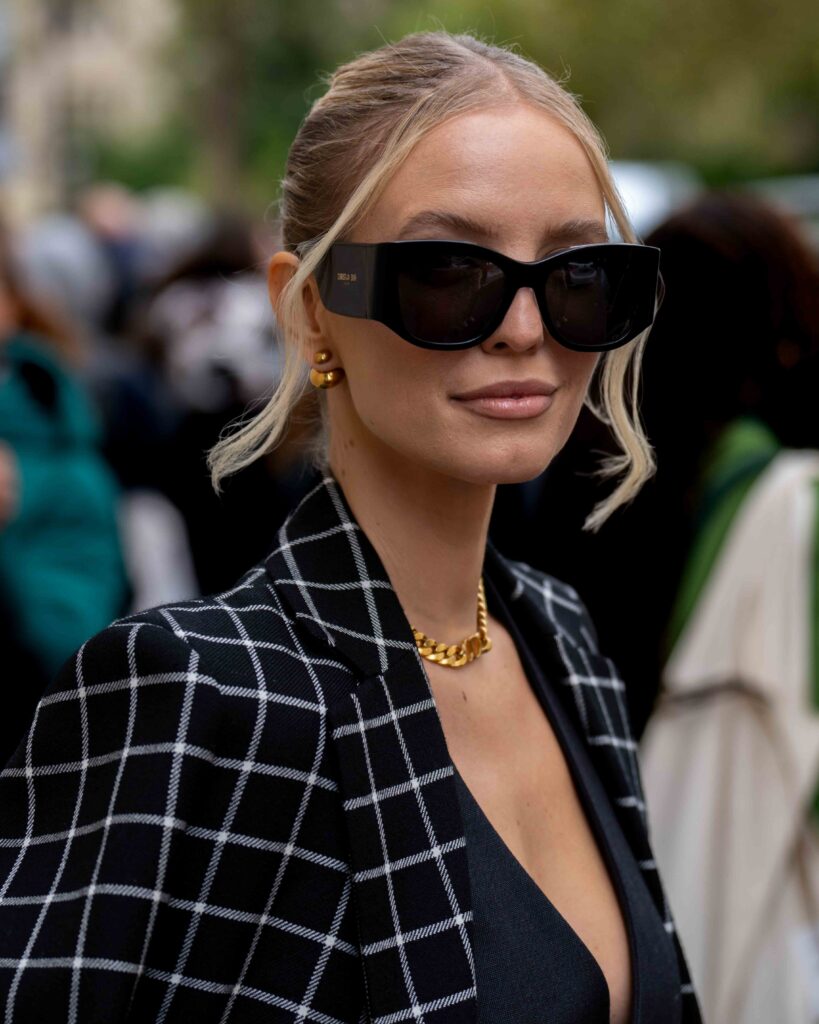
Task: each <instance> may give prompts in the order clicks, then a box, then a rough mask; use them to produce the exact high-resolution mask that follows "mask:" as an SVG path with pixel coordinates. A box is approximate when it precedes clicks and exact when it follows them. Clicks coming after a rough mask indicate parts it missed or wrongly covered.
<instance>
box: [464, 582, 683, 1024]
mask: <svg viewBox="0 0 819 1024" xmlns="http://www.w3.org/2000/svg"><path fill="white" fill-rule="evenodd" d="M487 602H488V605H489V609H490V611H491V612H492V613H493V614H494V615H495V616H496V617H497V618H498V619H500V621H501V622H503V624H504V625H505V626H506V628H507V629H508V630H509V631H510V633H511V635H512V637H513V639H514V641H515V646H516V647H517V650H518V653H519V655H520V658H521V662H522V664H523V667H524V669H525V671H526V675H527V678H528V679H529V682H530V683H531V684H532V685H533V689H534V692H535V694H536V696H537V697H538V700H539V701H540V704H541V706H542V707H543V710H544V713H545V714H546V715H547V716H548V718H549V721H550V722H551V725H552V728H553V729H554V731H555V735H556V737H557V739H558V741H559V743H560V746H561V748H562V750H563V753H564V756H565V757H566V761H567V764H568V767H569V770H570V772H571V775H572V778H573V780H574V783H575V786H576V787H577V790H578V795H579V797H580V799H581V802H582V804H583V807H584V809H585V811H586V814H587V816H588V820H589V823H590V825H591V827H592V830H593V832H594V834H595V837H596V839H597V842H598V844H599V846H600V849H601V851H602V853H603V855H604V857H605V861H606V864H607V866H608V870H609V874H610V876H611V877H612V880H613V883H614V886H615V889H616V892H617V898H618V901H619V903H620V907H621V910H622V911H623V914H624V918H625V922H626V926H627V930H628V936H629V946H630V949H631V966H632V988H633V1004H632V1015H631V1024H676V1022H678V1021H679V1020H680V1019H681V1003H680V977H679V971H678V967H677V960H676V954H675V950H674V946H673V942H672V938H671V936H670V935H669V934H668V933H667V932H666V931H665V929H664V927H663V923H662V920H661V919H660V916H659V914H658V913H657V910H656V908H655V905H654V903H653V901H652V899H651V896H650V893H649V891H648V888H647V887H646V884H645V881H644V880H643V877H642V874H641V871H640V868H639V866H638V864H637V863H636V861H635V859H634V855H633V854H632V852H631V849H630V847H629V845H628V843H627V841H626V838H625V836H624V835H623V832H622V829H621V828H620V825H619V823H618V821H617V818H616V817H615V814H614V810H613V808H612V805H611V802H610V800H609V798H608V796H607V794H606V791H605V788H604V786H603V784H602V783H601V781H600V778H599V776H598V774H597V772H596V770H595V768H594V766H593V764H592V761H591V759H590V757H589V752H588V750H587V748H586V744H585V743H584V742H583V740H582V739H581V738H580V736H579V735H578V733H577V730H576V729H575V727H574V725H573V723H572V721H571V718H570V716H569V715H568V713H567V712H566V710H565V709H564V708H563V707H562V705H561V702H560V699H559V698H558V696H557V694H555V693H554V692H553V689H552V687H551V685H550V684H549V683H548V681H547V680H546V677H545V676H544V674H543V672H542V670H541V669H540V666H539V665H538V664H537V660H536V659H535V658H534V657H533V654H532V652H531V651H530V649H529V648H528V647H527V645H526V643H525V641H524V640H523V637H522V634H521V633H520V631H519V630H518V628H517V626H516V625H515V623H514V621H513V620H512V618H511V616H510V613H509V609H508V608H507V607H506V606H505V605H504V604H503V603H502V602H501V600H500V598H499V595H498V593H497V592H496V591H494V590H493V589H492V587H491V583H490V582H489V581H487ZM455 779H456V788H457V791H458V797H459V802H460V805H461V812H462V815H463V819H464V829H465V835H466V847H467V859H468V862H469V875H470V883H471V888H472V909H473V929H474V931H473V934H474V955H475V970H476V975H477V979H476V981H477V990H478V1019H479V1024H539V1022H545V1021H546V1020H547V1019H548V1021H549V1022H550V1024H609V1014H610V1005H609V989H608V984H607V982H606V978H605V976H604V974H603V971H602V970H601V968H600V965H599V964H598V962H597V960H596V959H595V958H594V956H593V955H592V953H591V951H590V950H589V949H588V947H587V946H586V945H585V943H584V942H583V941H582V939H581V938H580V936H579V935H578V934H577V933H576V932H575V931H574V929H573V928H572V927H571V925H570V924H569V923H568V921H566V919H565V918H564V917H563V916H562V915H561V914H560V912H559V911H558V910H557V908H556V907H555V906H554V905H553V904H552V903H551V901H550V900H549V899H548V897H547V896H546V895H545V894H544V893H543V892H542V890H541V889H540V888H539V886H538V885H537V884H536V883H535V881H534V879H532V877H531V876H530V875H529V874H528V872H527V871H526V870H525V869H524V868H523V866H522V865H521V864H520V862H519V861H518V860H517V858H516V857H515V856H514V854H513V853H512V851H511V850H510V849H509V847H508V846H507V845H506V843H505V842H504V841H503V839H502V838H501V837H500V835H499V834H498V832H497V831H496V830H495V828H494V826H493V825H492V823H491V822H490V821H489V819H488V818H487V817H486V815H485V814H484V812H483V810H482V809H481V807H480V805H479V804H478V802H477V801H476V800H475V798H474V796H473V795H472V793H471V791H470V790H469V788H468V786H467V785H466V783H465V782H464V780H463V778H462V777H461V775H460V774H459V773H458V771H457V768H456V769H455Z"/></svg>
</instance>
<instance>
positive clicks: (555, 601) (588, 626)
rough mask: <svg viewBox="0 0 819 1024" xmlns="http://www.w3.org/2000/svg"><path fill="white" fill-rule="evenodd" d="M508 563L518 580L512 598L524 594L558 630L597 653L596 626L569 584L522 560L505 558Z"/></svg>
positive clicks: (578, 595) (581, 600)
mask: <svg viewBox="0 0 819 1024" xmlns="http://www.w3.org/2000/svg"><path fill="white" fill-rule="evenodd" d="M507 564H508V565H509V568H510V569H511V571H512V573H513V574H514V576H515V577H516V579H517V584H516V586H515V590H514V593H513V596H514V597H519V596H520V595H521V594H523V593H525V594H526V596H527V597H528V598H529V599H530V600H532V601H534V603H535V605H536V606H537V607H538V609H539V610H540V611H542V612H543V613H545V614H546V616H547V617H548V618H549V619H550V620H551V621H552V623H553V624H554V625H555V627H556V628H557V630H558V632H559V633H561V634H563V635H564V636H566V637H568V638H569V639H570V640H572V641H574V642H575V643H578V644H580V645H581V646H585V647H587V648H588V649H589V650H591V651H593V652H594V653H595V654H599V653H600V649H599V637H598V633H597V627H596V626H595V624H594V621H593V619H592V617H591V615H590V613H589V610H588V608H587V607H586V603H585V601H584V600H583V598H582V597H581V596H580V594H579V592H578V591H577V590H576V588H575V587H574V586H572V584H571V583H568V582H567V581H566V580H561V579H559V578H558V577H557V576H553V575H552V574H551V573H548V572H546V571H545V570H544V569H537V568H535V567H534V566H533V565H530V564H529V563H528V562H525V561H521V560H517V559H507Z"/></svg>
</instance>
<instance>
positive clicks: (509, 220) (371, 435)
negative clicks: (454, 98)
mask: <svg viewBox="0 0 819 1024" xmlns="http://www.w3.org/2000/svg"><path fill="white" fill-rule="evenodd" d="M425 211H436V214H444V215H446V216H444V217H440V216H436V217H435V218H431V217H428V216H421V217H419V215H421V214H423V213H424V212H425ZM449 218H451V220H450V219H449ZM410 222H412V224H411V223H410ZM466 222H469V223H468V224H467V223H466ZM569 224H572V225H573V226H572V228H571V230H568V229H564V227H563V226H564V225H569ZM579 225H582V226H579ZM405 238H406V239H409V238H442V239H460V240H462V241H469V242H475V243H477V244H480V245H485V246H489V247H491V248H493V249H496V250H498V251H499V252H502V253H504V254H506V255H508V256H511V257H513V258H515V259H518V260H525V261H532V260H536V259H541V258H543V257H544V256H546V255H548V254H549V253H550V252H554V251H557V250H558V249H562V248H566V247H567V246H569V245H575V244H582V243H587V242H600V241H606V240H607V236H606V230H605V207H604V204H603V200H602V196H601V194H600V189H599V187H598V185H597V182H596V179H595V177H594V174H593V172H592V169H591V165H590V164H589V161H588V159H587V157H586V155H585V153H584V152H583V150H582V148H581V146H580V144H579V143H578V142H577V141H576V139H575V138H574V136H573V135H572V134H571V133H570V132H569V131H568V130H567V129H566V128H564V127H562V126H560V125H558V124H557V123H555V122H554V121H553V120H552V119H551V118H550V117H549V116H548V115H546V114H544V113H543V112H541V111H539V110H537V109H535V108H532V107H529V106H525V105H522V104H515V105H509V106H503V107H496V108H490V109H486V110H482V111H479V112H475V113H468V114H463V115H460V116H458V117H456V118H454V119H452V120H451V121H449V122H447V123H445V124H443V125H439V126H438V128H436V129H434V130H433V131H432V132H431V133H429V134H428V135H427V136H426V137H425V138H424V139H423V140H422V141H421V142H420V143H419V144H418V145H417V146H416V148H415V149H414V150H413V152H412V153H411V155H410V156H409V157H408V158H407V159H406V160H405V161H404V163H403V164H402V165H401V167H400V169H399V170H398V172H397V173H396V174H395V175H394V177H393V178H392V179H391V180H390V182H389V184H388V185H387V186H386V188H385V190H384V192H383V193H382V194H381V196H380V197H379V199H378V201H377V203H376V204H375V205H374V206H373V208H372V209H371V210H370V212H369V213H368V215H367V217H366V218H365V219H362V221H361V222H360V223H359V224H358V225H357V226H356V229H355V231H354V232H352V233H351V234H350V235H349V236H348V240H349V241H353V242H379V241H391V240H398V239H405ZM317 303H318V305H319V306H320V299H319V300H317ZM316 319H317V323H318V324H319V326H320V329H321V331H322V334H323V337H322V338H320V339H319V341H320V344H317V345H316V346H315V347H316V348H319V347H326V348H329V349H330V351H331V352H332V355H333V358H332V361H331V362H330V363H328V364H326V366H324V367H322V369H327V368H330V367H336V366H341V367H343V368H344V370H345V374H346V377H345V379H344V380H343V382H342V383H341V384H340V385H339V386H336V387H334V388H331V389H328V390H327V392H326V395H327V400H328V409H329V413H330V420H331V462H332V461H333V449H337V450H340V449H341V448H343V447H346V446H347V445H350V444H354V445H356V446H359V445H363V446H367V447H369V449H371V450H372V453H373V455H380V456H382V457H387V458H389V459H392V460H395V459H396V458H398V459H399V460H401V462H403V463H407V462H409V463H412V464H413V465H414V466H416V467H419V468H421V469H422V470H423V471H425V472H429V471H433V472H438V473H441V474H444V475H446V476H449V477H453V478H456V479H458V480H461V481H468V482H471V483H514V482H520V481H524V480H530V479H532V478H533V477H535V476H537V475H538V474H539V473H541V472H542V471H543V470H544V469H545V468H546V467H547V466H548V465H549V463H550V462H551V460H552V459H553V458H554V456H555V455H556V454H557V453H558V452H559V451H560V449H561V448H562V447H563V445H564V444H565V442H566V440H567V438H568V437H569V435H570V433H571V431H572V429H573V427H574V425H575V422H576V420H577V417H578V414H579V412H580V408H581V406H582V404H583V399H584V396H585V394H586V391H587V388H588V385H589V381H590V378H591V376H592V373H593V371H594V368H595V365H596V363H597V360H598V359H599V358H600V354H599V353H587V352H575V351H572V350H569V349H567V348H564V347H563V346H561V345H559V344H558V343H557V342H556V341H555V340H554V339H553V338H551V337H550V336H549V334H548V332H547V330H546V328H545V326H544V324H543V321H542V319H541V316H540V312H539V310H538V306H537V303H536V300H535V296H534V293H533V292H532V290H531V289H530V288H521V289H520V290H519V291H518V293H517V295H516V297H515V299H514V301H513V303H512V305H511V306H510V308H509V310H508V312H507V314H506V317H505V319H504V320H503V322H502V323H501V325H500V326H499V327H498V329H497V330H496V331H495V333H494V334H493V335H492V336H491V337H490V338H487V339H486V340H485V341H484V342H482V343H480V344H479V345H476V346H474V347H472V348H469V349H461V350H458V351H453V352H447V351H434V350H429V349H423V348H419V347H417V346H414V345H412V344H410V343H409V342H407V341H405V340H403V339H402V338H400V337H398V335H396V334H395V333H393V332H392V331H391V330H390V329H389V328H388V327H386V326H384V325H383V324H380V323H378V322H375V321H372V320H362V319H353V318H350V317H345V316H341V315H338V314H335V313H330V312H329V311H327V310H326V309H324V308H323V307H321V306H320V308H319V309H318V310H317V313H316ZM524 379H536V380H538V381H541V382H544V383H548V384H551V385H555V386H556V388H557V390H556V391H554V393H553V395H552V397H551V403H550V404H548V406H547V407H546V408H544V409H542V410H541V411H536V412H535V413H534V414H531V410H530V414H529V415H517V416H515V417H514V418H510V417H508V416H507V417H499V416H498V415H497V414H496V408H495V410H492V409H490V408H489V407H488V406H487V405H486V404H484V405H481V404H476V403H466V402H464V401H462V400H460V399H458V398H457V397H455V396H458V395H460V394H463V393H465V392H471V391H474V390H475V389H479V388H484V387H486V386H488V385H491V384H496V383H498V382H501V381H521V380H524ZM541 404H542V403H541ZM532 405H535V406H536V405H537V401H535V402H533V403H532ZM493 411H494V412H495V414H494V415H493V414H492V413H493ZM523 411H526V410H523ZM405 468H408V467H405Z"/></svg>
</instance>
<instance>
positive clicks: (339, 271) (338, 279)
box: [316, 243, 377, 319]
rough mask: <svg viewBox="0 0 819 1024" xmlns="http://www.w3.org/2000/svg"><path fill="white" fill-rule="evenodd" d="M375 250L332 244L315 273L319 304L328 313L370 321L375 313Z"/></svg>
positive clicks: (359, 246) (352, 245) (353, 245)
mask: <svg viewBox="0 0 819 1024" xmlns="http://www.w3.org/2000/svg"><path fill="white" fill-rule="evenodd" d="M375 271H376V248H375V246H374V245H364V244H361V245H356V244H352V243H350V244H349V245H344V244H340V243H336V245H334V246H332V247H331V249H330V251H329V252H328V253H327V255H326V256H325V258H324V260H323V261H322V263H321V264H320V266H319V268H318V269H317V271H316V281H317V283H318V286H319V294H320V295H321V301H322V302H323V303H324V305H325V306H326V307H327V309H329V310H330V311H331V312H332V313H340V314H341V315H342V316H355V317H363V318H364V319H370V318H373V317H374V315H375V312H376V309H375V303H376V295H377V290H376V287H375V284H376V282H375Z"/></svg>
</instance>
